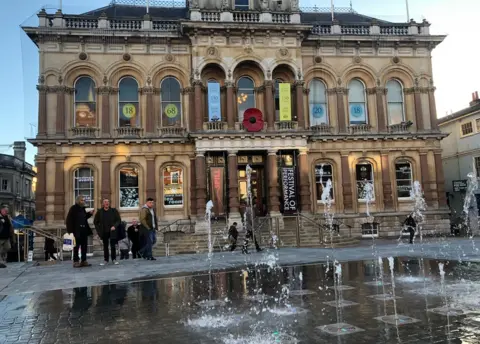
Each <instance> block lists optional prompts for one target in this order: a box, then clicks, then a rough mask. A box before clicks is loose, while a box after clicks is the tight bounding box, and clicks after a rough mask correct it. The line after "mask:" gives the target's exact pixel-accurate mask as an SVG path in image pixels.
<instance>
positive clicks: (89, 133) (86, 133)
mask: <svg viewBox="0 0 480 344" xmlns="http://www.w3.org/2000/svg"><path fill="white" fill-rule="evenodd" d="M70 132H71V133H72V136H73V137H74V138H77V139H94V138H96V137H97V136H98V132H99V129H98V128H95V127H74V128H72V129H70Z"/></svg>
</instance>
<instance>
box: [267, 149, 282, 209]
mask: <svg viewBox="0 0 480 344" xmlns="http://www.w3.org/2000/svg"><path fill="white" fill-rule="evenodd" d="M267 165H268V179H269V183H268V198H269V200H270V207H269V209H268V210H269V213H270V215H272V214H275V213H277V214H278V213H279V212H280V201H279V199H278V196H279V195H280V194H279V190H278V165H277V151H275V150H270V151H268V157H267Z"/></svg>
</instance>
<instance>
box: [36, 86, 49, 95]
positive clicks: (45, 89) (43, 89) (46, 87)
mask: <svg viewBox="0 0 480 344" xmlns="http://www.w3.org/2000/svg"><path fill="white" fill-rule="evenodd" d="M37 91H38V92H40V93H47V91H48V86H45V85H37Z"/></svg>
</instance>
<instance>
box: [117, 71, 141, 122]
mask: <svg viewBox="0 0 480 344" xmlns="http://www.w3.org/2000/svg"><path fill="white" fill-rule="evenodd" d="M139 120H140V106H139V102H138V82H137V80H135V79H134V78H132V77H129V76H128V77H125V78H122V79H121V80H120V82H119V84H118V126H119V127H137V126H138V124H139Z"/></svg>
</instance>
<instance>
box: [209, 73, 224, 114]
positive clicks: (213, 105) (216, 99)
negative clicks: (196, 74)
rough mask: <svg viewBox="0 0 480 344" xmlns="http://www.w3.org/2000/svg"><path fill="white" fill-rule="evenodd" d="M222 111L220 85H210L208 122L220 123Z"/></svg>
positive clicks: (213, 83) (214, 83)
mask: <svg viewBox="0 0 480 344" xmlns="http://www.w3.org/2000/svg"><path fill="white" fill-rule="evenodd" d="M221 118H222V110H221V107H220V84H219V83H218V82H209V83H208V120H209V121H210V122H216V121H220V119H221Z"/></svg>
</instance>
